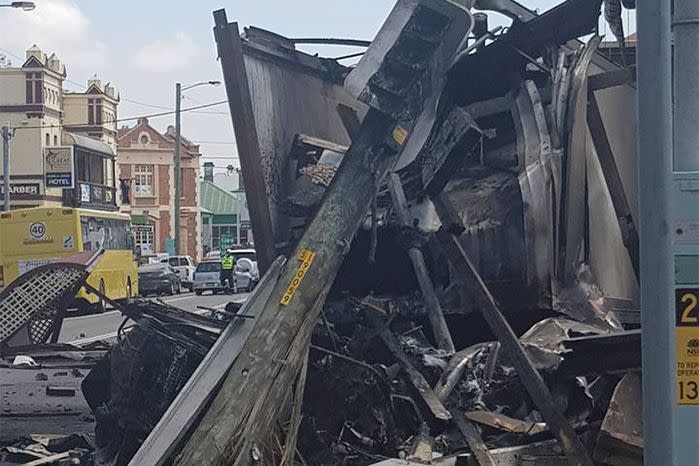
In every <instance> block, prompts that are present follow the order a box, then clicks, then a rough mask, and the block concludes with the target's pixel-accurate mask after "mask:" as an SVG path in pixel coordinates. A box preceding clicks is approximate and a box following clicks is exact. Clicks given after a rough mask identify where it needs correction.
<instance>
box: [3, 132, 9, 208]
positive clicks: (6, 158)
mask: <svg viewBox="0 0 699 466" xmlns="http://www.w3.org/2000/svg"><path fill="white" fill-rule="evenodd" d="M2 181H3V190H4V193H3V198H4V202H3V206H4V210H5V212H9V211H10V124H9V123H7V124H6V125H5V126H3V127H2Z"/></svg>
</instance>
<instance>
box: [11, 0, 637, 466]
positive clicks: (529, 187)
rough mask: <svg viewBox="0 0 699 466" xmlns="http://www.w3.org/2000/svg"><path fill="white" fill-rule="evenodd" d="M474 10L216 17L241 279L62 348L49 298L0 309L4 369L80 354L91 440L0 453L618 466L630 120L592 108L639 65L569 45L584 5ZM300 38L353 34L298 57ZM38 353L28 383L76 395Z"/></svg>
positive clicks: (623, 92) (193, 460)
mask: <svg viewBox="0 0 699 466" xmlns="http://www.w3.org/2000/svg"><path fill="white" fill-rule="evenodd" d="M457 3H458V5H457ZM470 3H474V2H452V1H447V0H397V2H396V6H395V8H394V9H393V10H392V11H391V14H390V15H389V17H388V18H387V20H386V21H385V23H384V25H383V26H382V28H381V30H380V32H379V33H378V35H377V36H376V38H374V40H373V41H371V42H368V41H350V42H347V41H344V40H340V39H335V38H329V39H312V38H303V37H302V38H296V39H293V38H286V37H283V36H280V35H279V34H276V33H273V32H270V31H264V30H262V29H259V28H254V27H251V28H245V29H243V31H240V30H239V28H238V24H237V23H235V22H229V21H228V19H227V17H226V14H225V12H224V11H223V10H219V11H216V12H214V23H215V27H214V36H215V42H216V47H217V50H218V58H219V59H220V64H221V67H222V71H223V75H224V80H225V84H226V92H227V95H228V100H229V106H230V109H231V120H232V124H233V127H234V131H235V136H236V141H237V144H238V152H239V155H240V161H241V169H242V172H243V177H244V180H245V187H246V190H247V199H248V203H249V209H250V213H251V222H252V227H253V232H254V240H255V248H256V250H257V255H258V261H259V268H260V270H261V271H263V274H262V275H263V278H262V280H261V281H260V283H259V284H258V285H257V287H256V288H255V289H254V290H253V292H252V293H251V294H250V295H249V297H248V298H247V301H246V302H245V303H244V304H242V305H241V304H240V303H238V302H230V303H228V304H227V305H226V306H225V309H217V308H210V309H207V308H201V311H206V313H209V314H204V315H198V314H193V313H188V312H185V311H183V310H181V309H178V308H176V307H173V306H170V305H167V304H165V303H162V302H154V301H146V300H133V301H131V302H127V303H112V304H113V305H114V307H115V309H117V310H119V311H121V312H122V313H123V314H124V316H126V317H128V318H129V319H130V320H131V321H133V323H129V324H128V325H127V322H124V323H123V324H122V326H121V327H120V328H119V329H116V330H117V338H116V343H114V344H113V345H111V346H110V345H109V344H101V345H99V346H97V347H89V346H87V347H84V348H77V349H76V347H74V346H71V345H66V344H57V343H56V341H57V337H58V335H59V333H60V329H61V325H62V322H63V316H64V315H65V309H64V308H65V307H66V305H65V303H64V301H63V300H62V299H58V298H60V297H57V296H53V295H51V300H53V301H51V300H49V301H51V302H45V303H41V306H39V308H38V309H37V310H36V311H31V312H29V310H28V312H27V313H25V314H26V315H23V316H22V319H17V318H16V319H15V320H14V321H12V322H9V320H7V318H6V316H5V315H0V318H5V320H7V321H8V322H9V323H11V326H8V329H9V330H8V332H6V335H4V336H3V341H0V358H2V359H0V377H3V381H4V377H5V372H3V371H6V370H12V369H13V368H12V364H13V362H14V359H13V358H14V357H16V356H19V355H30V356H32V357H34V358H35V359H36V360H37V361H39V362H41V363H42V364H46V365H47V366H46V367H48V368H49V369H50V368H51V367H53V366H51V364H55V363H54V362H52V360H51V359H50V358H48V356H47V355H51V357H54V356H56V355H57V354H59V353H62V352H63V353H65V352H68V351H69V352H71V353H73V354H74V353H76V352H77V351H82V352H85V353H89V354H98V355H99V357H100V359H92V360H84V361H80V369H81V370H82V371H84V373H87V375H86V376H85V377H84V381H82V384H81V386H80V391H81V392H82V394H83V395H84V397H85V400H86V401H87V404H88V405H89V409H90V410H91V411H92V414H93V417H94V418H95V427H94V431H95V434H96V435H95V441H94V444H93V443H92V442H89V441H86V440H85V439H84V438H83V437H81V436H79V435H78V436H67V437H65V438H63V437H53V436H52V437H50V440H48V441H47V440H46V439H42V440H41V442H43V443H41V444H40V443H39V442H40V441H39V440H37V439H35V438H33V437H32V438H23V439H12V441H9V440H8V441H7V442H6V443H7V444H6V445H5V444H2V445H0V447H5V446H8V447H11V448H9V449H2V448H0V462H4V461H6V460H8V458H9V460H8V461H9V462H10V464H12V461H14V460H15V459H18V461H16V462H19V459H23V460H27V458H26V456H27V455H29V456H31V454H30V453H28V452H34V455H35V456H32V457H31V458H30V459H31V460H34V461H35V463H36V461H39V462H40V463H36V464H41V462H42V461H43V462H44V463H46V464H49V463H50V462H51V461H54V462H55V461H58V460H60V461H64V462H66V464H67V462H69V461H70V462H71V463H75V464H78V463H80V464H83V462H84V463H86V464H90V462H97V460H99V461H101V462H102V463H104V464H106V463H109V464H117V465H127V464H129V465H132V466H140V465H142V464H148V465H151V464H152V465H165V464H175V465H192V464H196V465H199V464H203V465H223V464H226V465H228V464H230V465H241V466H242V465H251V464H255V465H263V466H271V465H304V466H305V465H309V466H310V465H330V464H343V465H347V466H368V465H381V466H391V465H393V466H395V465H416V464H434V465H449V466H453V465H455V464H458V465H461V464H468V465H474V466H476V465H480V466H494V465H500V466H519V465H534V464H537V465H568V464H571V465H576V466H583V465H584V466H588V465H592V464H595V463H593V458H594V460H595V461H598V462H601V463H605V464H609V465H612V466H616V465H625V466H626V465H638V466H640V465H641V464H642V460H643V438H642V426H641V425H640V420H641V419H640V416H636V415H635V414H638V411H634V409H635V408H634V406H637V405H638V398H639V397H640V392H639V390H640V376H639V375H638V369H639V368H640V363H641V361H640V345H641V342H640V331H639V329H638V327H639V317H638V316H639V310H638V309H639V304H638V299H637V298H638V297H637V296H636V295H635V293H636V290H637V285H638V283H637V276H638V234H637V232H636V229H635V224H634V219H633V217H632V210H633V206H632V205H631V202H630V199H632V191H631V190H632V189H635V183H634V182H633V178H632V176H633V173H632V172H633V168H634V166H633V163H634V162H633V160H629V159H628V155H627V154H628V153H630V152H632V151H629V150H628V148H626V147H625V146H624V145H623V144H625V142H626V141H628V140H629V139H631V135H632V133H633V131H632V130H633V128H629V126H630V125H631V126H632V125H633V124H634V122H633V121H632V120H631V119H629V120H623V119H620V118H619V115H622V114H628V115H632V114H633V112H632V111H631V110H630V109H619V108H615V107H612V106H613V105H621V104H620V102H623V103H624V104H625V105H629V106H632V105H633V102H631V101H630V100H633V99H632V97H633V87H632V86H633V82H634V79H635V69H634V68H632V67H623V66H616V65H615V64H614V63H612V62H610V61H609V59H607V58H605V57H604V56H603V55H602V54H601V53H600V51H599V50H601V49H603V48H604V47H602V45H604V46H606V47H607V49H605V50H607V51H608V46H609V44H601V45H600V43H599V42H600V38H599V37H597V36H594V37H593V38H592V39H590V40H589V41H588V43H585V44H584V43H582V42H580V41H579V40H578V38H579V37H584V36H586V35H587V34H590V33H593V32H594V31H595V29H596V28H597V27H598V26H597V20H598V17H599V14H600V4H601V0H594V1H590V0H566V1H563V0H562V1H561V2H560V5H558V6H557V7H555V8H553V9H551V10H550V11H547V12H546V13H544V14H542V15H537V14H536V13H535V12H533V11H530V10H528V9H526V8H524V7H523V6H521V5H520V4H518V3H517V2H514V1H510V0H497V1H495V0H477V1H476V2H475V7H477V8H478V9H479V10H486V11H488V10H489V11H497V12H499V13H503V14H505V15H506V16H507V17H509V18H512V19H513V23H512V24H511V25H510V27H509V28H504V29H497V30H493V31H488V27H487V24H488V17H487V13H486V14H482V13H479V15H480V16H479V17H478V20H477V23H478V24H477V28H476V29H475V30H474V31H472V30H471V26H472V21H473V17H472V15H471V13H470V12H469V11H468V10H467V9H465V8H464V7H462V6H459V5H464V4H470ZM241 32H242V35H241ZM471 34H475V36H477V37H481V38H487V39H485V40H480V41H479V42H478V43H476V42H474V38H473V37H471V38H468V37H467V36H469V35H471ZM465 38H466V40H465V41H464V39H465ZM318 41H320V43H334V44H338V43H342V44H347V43H351V44H354V45H355V46H362V47H366V50H363V51H362V53H360V54H359V55H361V57H362V58H361V59H360V61H359V63H358V64H356V65H355V66H352V67H349V66H344V65H343V62H344V61H343V60H344V59H345V58H346V57H340V58H341V59H328V58H323V57H319V56H316V55H313V54H309V53H305V52H303V51H301V50H299V49H297V48H296V44H306V46H308V44H309V43H316V42H318ZM598 46H599V49H598ZM359 55H357V56H359ZM610 56H611V54H610ZM609 96H612V97H610V98H609V99H608V98H607V97H609ZM609 115H615V116H616V117H615V118H609V117H608V116H609ZM603 116H604V117H603ZM619 133H622V134H621V136H620V135H619ZM587 134H590V136H591V137H590V140H591V141H592V144H590V143H587V144H586V143H585V140H586V137H587ZM598 162H599V163H598ZM598 165H599V166H598ZM590 167H592V168H590ZM608 219H612V220H613V221H610V220H608ZM607 223H609V224H607ZM616 245H623V246H622V247H621V248H620V247H618V246H616ZM627 257H628V258H629V259H630V260H628V261H627V260H626V258H627ZM619 258H621V259H623V260H618V259H619ZM64 267H65V264H64ZM54 268H55V267H54ZM67 269H70V270H71V271H74V272H75V274H76V278H75V280H79V279H84V276H85V275H86V273H85V270H83V269H84V267H78V266H77V265H72V266H70V267H67ZM51 270H53V269H52V267H51V266H45V267H43V268H39V269H35V271H34V272H33V273H29V274H27V275H26V276H25V277H24V278H21V279H20V280H18V281H17V284H16V285H11V286H10V287H8V289H7V290H6V291H5V292H3V293H4V294H0V297H2V296H6V295H9V294H11V292H13V291H17V290H18V289H19V288H20V287H22V286H23V284H26V283H27V282H28V280H35V279H36V278H37V277H40V276H42V274H44V273H46V272H47V271H49V272H50V271H51ZM265 271H266V273H265ZM76 283H77V282H76ZM8 290H9V291H8ZM20 291H21V290H20ZM69 291H70V292H72V289H71V290H69ZM69 291H66V292H65V293H64V294H68V293H69ZM93 291H96V290H93ZM18 295H21V296H26V294H23V293H18ZM54 298H55V299H54ZM3 304H4V303H1V302H0V309H4V308H3V306H2V305H3ZM8 315H9V314H8ZM20 320H21V321H20ZM8 325H9V324H8ZM37 329H38V330H37ZM32 332H34V333H32ZM37 332H39V333H37ZM18 335H19V336H21V337H22V338H21V339H20V338H19V337H18ZM5 337H7V338H5ZM30 337H32V338H30ZM20 362H21V358H20ZM25 364H27V363H26V362H25ZM61 364H65V363H64V362H62V363H61ZM74 369H75V368H71V370H66V372H65V374H81V373H82V372H80V370H77V372H75V371H74ZM15 370H19V369H15ZM21 370H23V371H28V370H37V371H38V370H39V369H32V368H26V367H23V368H22V369H21ZM41 370H42V371H44V370H45V369H44V368H43V367H42V369H41ZM45 372H46V373H44V372H41V373H37V374H36V381H37V382H39V383H42V385H41V389H40V390H38V391H37V394H40V395H44V394H48V395H50V396H49V399H50V400H53V401H55V400H58V401H64V402H68V401H75V400H76V399H78V398H80V397H78V385H79V382H75V383H73V384H69V383H67V382H66V379H56V380H53V379H52V378H49V377H48V376H47V374H50V375H51V376H52V377H53V375H52V374H54V372H50V371H49V370H46V371H45ZM58 374H63V372H58ZM83 376H84V374H83ZM75 377H76V378H78V377H79V376H78V375H75ZM11 389H12V390H14V388H11ZM2 390H4V388H2V387H0V391H2ZM5 394H6V393H4V392H3V396H4V395H5ZM73 394H74V395H75V396H72V395H73ZM59 395H63V397H60V396H59ZM13 409H14V408H13ZM631 411H633V413H634V415H628V414H629V413H630V412H631ZM19 414H22V413H19ZM24 414H26V413H24ZM17 415H18V413H16V412H14V411H12V412H9V413H8V412H6V411H4V410H3V412H0V424H3V425H4V424H5V421H11V420H12V419H13V416H17ZM23 419H24V418H23ZM37 433H42V432H37ZM44 433H46V434H51V433H52V432H44ZM76 433H78V432H76ZM47 442H48V444H47V445H44V443H47ZM37 451H39V452H41V453H40V455H39V456H41V457H40V458H39V457H36V452H37ZM59 456H60V457H59ZM10 460H11V461H10ZM102 463H100V464H102ZM3 464H4V463H3Z"/></svg>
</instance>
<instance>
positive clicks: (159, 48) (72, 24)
mask: <svg viewBox="0 0 699 466" xmlns="http://www.w3.org/2000/svg"><path fill="white" fill-rule="evenodd" d="M521 1H522V3H523V4H525V5H526V6H528V7H530V8H534V9H539V10H540V11H545V10H546V9H549V8H551V7H552V6H554V5H555V4H557V3H559V2H558V1H557V0H521ZM36 3H37V9H36V10H34V11H33V12H21V11H14V10H10V9H1V10H0V49H4V50H7V51H9V52H11V54H14V55H18V56H20V57H23V56H24V50H25V49H26V48H28V47H29V46H31V45H32V44H33V43H36V44H37V45H38V46H39V47H41V48H42V49H43V50H44V51H46V52H48V53H51V52H56V53H57V54H58V56H59V57H60V58H61V59H62V60H64V62H65V64H66V67H67V70H68V79H70V80H71V81H74V82H77V83H79V84H84V83H85V82H86V81H87V79H88V77H90V76H91V75H92V74H94V73H97V74H98V75H99V76H100V78H102V79H103V80H105V81H111V82H112V83H113V84H114V85H115V86H116V88H117V89H118V90H119V91H120V93H121V97H122V103H121V104H120V106H119V117H120V118H123V117H127V116H137V115H144V114H148V113H154V112H159V111H163V110H162V109H159V108H155V107H166V108H172V107H173V106H174V103H173V102H174V83H175V82H176V81H180V82H182V83H184V84H189V83H193V82H198V81H208V80H222V77H221V68H220V65H219V63H218V62H217V61H216V52H215V45H214V40H213V33H212V30H211V28H212V24H213V19H212V12H213V11H214V10H216V9H219V8H225V9H226V12H227V14H228V19H229V20H230V21H238V22H239V23H240V25H241V26H247V25H254V26H258V27H262V28H265V29H269V30H272V31H274V32H277V33H280V34H282V35H286V36H288V37H300V36H306V37H309V36H311V37H343V38H356V39H371V38H373V36H374V35H375V34H376V31H378V29H379V27H380V26H381V24H382V23H383V20H384V19H385V17H386V16H387V15H388V13H389V11H390V9H391V8H392V6H393V4H394V1H393V0H287V1H283V0H218V1H210V0H199V1H184V0H170V1H166V0H140V1H136V0H120V1H119V2H111V1H106V0H37V2H36ZM498 21H502V20H499V19H497V18H495V17H491V25H495V24H498ZM348 50H349V52H350V53H351V52H352V51H353V49H346V48H345V49H338V48H335V49H329V48H324V49H322V50H321V54H325V55H333V54H337V55H342V54H344V53H346V52H347V51H348ZM0 53H2V50H0ZM9 58H10V60H12V62H13V64H14V65H19V64H21V63H20V62H21V60H20V59H18V58H15V57H13V56H10V57H9ZM65 87H66V88H68V89H72V90H76V89H79V87H78V86H77V85H76V84H73V83H66V86H65ZM127 99H128V100H127ZM224 99H225V91H224V90H223V87H222V86H221V87H218V88H212V87H200V88H197V89H193V90H191V91H188V92H187V93H186V99H185V100H184V101H183V107H190V106H196V105H199V104H204V103H210V102H216V101H220V100H224ZM132 101H137V102H141V103H144V104H148V105H151V106H155V107H149V106H145V105H139V104H136V103H133V102H132ZM227 110H228V109H227V106H226V105H221V106H217V107H212V108H208V109H206V110H205V111H202V113H186V114H184V115H183V119H182V121H183V134H185V136H187V137H189V138H190V139H192V140H194V141H198V142H202V144H201V146H202V153H203V154H204V156H205V157H216V158H215V159H212V161H214V162H215V163H216V165H217V166H221V167H225V165H227V164H230V163H232V164H234V165H237V160H236V159H234V158H233V157H234V156H235V155H236V151H235V145H234V144H233V141H234V138H233V131H232V126H231V120H230V116H228V115H227V114H226V112H227ZM204 112H206V113H204ZM173 121H174V118H173V117H172V116H167V117H161V118H153V119H151V123H152V124H153V126H155V127H156V128H158V129H161V130H164V129H165V127H166V126H167V125H168V124H173ZM130 124H133V123H130ZM217 142H225V143H227V144H213V143H217ZM222 157H227V159H224V158H222Z"/></svg>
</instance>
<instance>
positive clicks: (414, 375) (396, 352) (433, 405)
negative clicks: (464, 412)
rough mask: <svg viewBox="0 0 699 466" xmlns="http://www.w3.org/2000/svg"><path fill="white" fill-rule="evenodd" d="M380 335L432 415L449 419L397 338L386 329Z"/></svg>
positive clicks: (448, 415)
mask: <svg viewBox="0 0 699 466" xmlns="http://www.w3.org/2000/svg"><path fill="white" fill-rule="evenodd" d="M380 336H381V340H382V341H383V342H384V344H385V345H386V347H387V348H388V350H389V351H390V352H391V354H393V356H394V357H395V358H396V360H397V361H398V363H399V364H400V366H401V367H402V368H403V370H404V371H405V373H406V374H407V375H408V378H409V379H410V383H411V384H412V385H413V387H415V390H417V391H418V393H419V394H420V396H421V397H422V399H423V401H424V402H425V404H426V405H427V407H428V408H429V409H430V411H431V412H432V414H433V415H434V417H435V418H437V419H441V420H443V421H448V420H450V419H451V418H452V416H451V413H450V412H449V410H448V409H447V408H446V407H445V406H444V404H443V403H442V402H441V401H440V400H439V398H438V397H437V394H436V393H435V392H434V391H433V390H432V388H431V387H430V384H429V383H427V380H425V377H423V376H422V374H421V373H420V372H419V371H418V370H417V369H415V367H414V366H413V365H412V363H411V362H410V359H408V356H407V355H406V354H405V352H404V351H403V348H401V346H400V342H399V341H398V338H396V336H395V335H394V334H393V333H391V331H390V330H388V329H383V330H382V331H381V333H380Z"/></svg>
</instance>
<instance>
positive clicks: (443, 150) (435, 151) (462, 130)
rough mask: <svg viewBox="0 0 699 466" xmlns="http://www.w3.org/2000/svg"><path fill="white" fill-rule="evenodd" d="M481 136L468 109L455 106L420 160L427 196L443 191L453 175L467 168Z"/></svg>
mask: <svg viewBox="0 0 699 466" xmlns="http://www.w3.org/2000/svg"><path fill="white" fill-rule="evenodd" d="M481 137H482V134H481V131H480V129H479V128H478V125H477V124H476V122H475V121H474V120H473V118H471V116H470V115H469V114H468V113H467V112H466V110H464V109H463V108H461V107H455V108H454V109H453V110H452V111H451V112H449V115H447V117H446V119H445V120H444V121H443V122H442V124H441V126H440V128H439V131H438V132H437V134H436V135H435V138H434V140H433V141H432V142H430V144H429V146H428V147H427V148H426V150H425V151H424V153H423V154H422V157H421V159H422V160H423V167H422V184H423V186H424V189H425V192H426V193H427V194H437V193H440V192H442V190H443V189H444V187H445V186H446V185H447V183H448V182H449V180H450V179H451V178H452V177H453V176H454V173H455V172H456V171H458V169H459V168H460V167H462V166H464V165H465V161H466V159H467V157H468V156H469V155H470V153H471V152H472V151H473V149H474V148H475V147H477V145H478V143H479V142H480V141H481ZM428 162H429V164H428Z"/></svg>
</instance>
